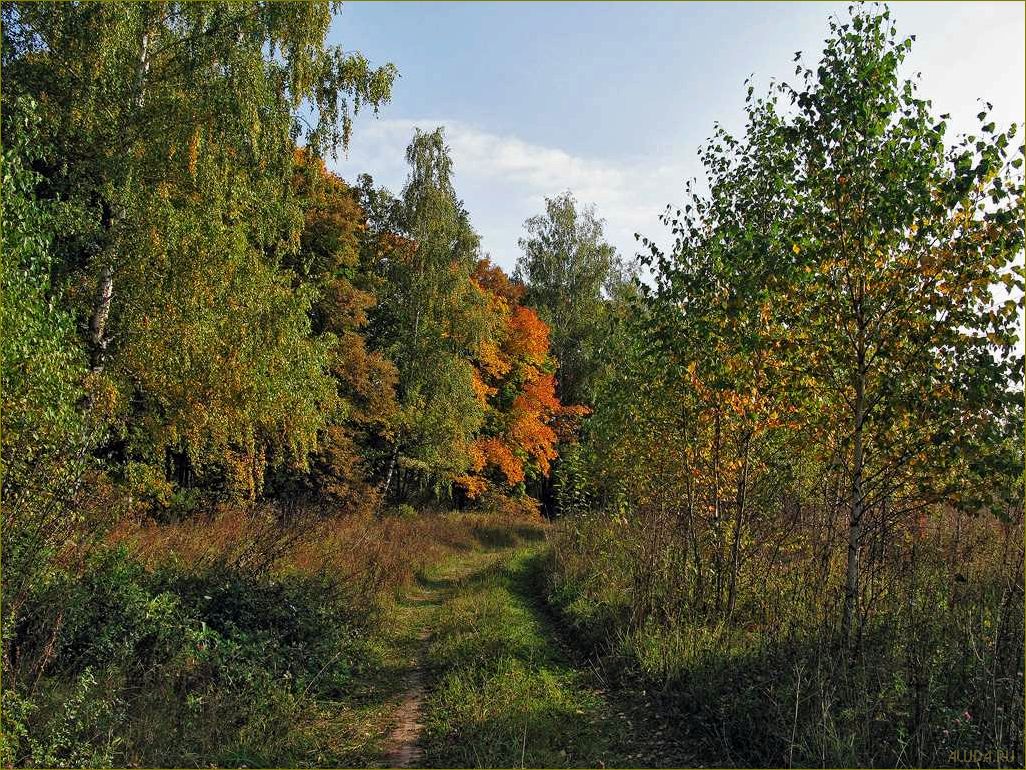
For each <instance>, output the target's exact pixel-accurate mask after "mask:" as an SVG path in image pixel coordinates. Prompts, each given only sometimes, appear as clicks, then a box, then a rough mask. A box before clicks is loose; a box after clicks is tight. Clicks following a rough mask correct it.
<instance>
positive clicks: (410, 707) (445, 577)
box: [383, 553, 501, 767]
mask: <svg viewBox="0 0 1026 770" xmlns="http://www.w3.org/2000/svg"><path fill="white" fill-rule="evenodd" d="M500 555H501V554H497V553H487V554H486V553H475V554H470V555H468V556H467V557H465V558H463V559H460V560H453V561H451V562H449V563H448V564H446V565H444V566H443V567H441V568H439V569H438V570H435V571H434V572H433V573H432V574H431V575H430V576H429V577H427V578H423V579H421V580H419V581H418V583H417V585H416V586H415V587H414V588H411V589H410V590H409V591H408V592H407V595H406V597H405V598H404V599H403V601H401V602H400V603H399V607H398V617H397V621H398V622H399V623H400V624H401V625H404V626H405V628H406V634H405V636H406V639H407V640H408V642H407V645H406V652H407V654H408V655H409V669H408V671H407V674H406V677H405V679H404V681H403V687H404V694H403V695H402V697H401V699H400V701H399V704H398V707H397V708H396V710H395V712H394V714H393V716H392V722H393V725H392V728H391V730H390V731H389V733H388V736H387V737H386V739H385V741H384V746H383V751H384V765H385V767H416V766H417V765H418V764H419V762H420V759H421V757H422V756H423V750H422V748H421V745H420V737H421V733H422V732H423V730H424V722H423V706H424V699H425V696H426V688H427V671H426V664H425V658H426V656H427V650H428V646H429V644H430V641H431V637H432V633H433V624H434V619H435V615H436V613H437V611H438V608H439V607H441V606H442V605H443V604H444V603H445V601H446V600H447V599H448V598H449V597H450V595H451V594H452V589H453V586H454V585H455V584H456V583H457V582H458V581H459V580H460V579H462V578H464V577H466V576H467V575H470V574H473V573H474V572H477V571H479V570H482V569H485V568H486V567H487V566H488V565H489V564H491V563H492V562H493V561H495V559H497V558H499V556H500Z"/></svg>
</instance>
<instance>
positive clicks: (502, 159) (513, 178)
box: [330, 2, 1026, 268]
mask: <svg viewBox="0 0 1026 770" xmlns="http://www.w3.org/2000/svg"><path fill="white" fill-rule="evenodd" d="M847 6H848V3H818V2H804V3H704V2H690V3H670V2H663V3H639V2H631V3H585V2H521V3H502V2H487V3H486V2H466V3H461V2H430V3H428V2H424V3H416V2H403V3H393V2H348V3H346V4H345V6H344V7H343V10H342V12H341V14H340V15H339V16H338V17H336V19H335V20H334V23H333V26H332V30H331V33H330V40H331V42H332V43H337V44H341V45H342V46H343V48H345V49H347V50H359V51H361V52H362V53H363V54H364V55H366V56H367V57H368V58H369V59H370V60H371V61H372V62H373V63H384V62H386V61H391V62H393V63H395V64H396V65H397V66H398V68H399V72H400V75H401V77H400V79H399V80H398V81H397V83H396V86H395V89H394V92H393V98H392V102H391V103H390V104H388V105H386V106H385V107H384V108H383V109H382V110H381V112H380V113H379V115H378V116H377V117H374V116H372V115H371V114H369V113H368V114H361V115H360V116H359V118H358V119H357V121H356V127H355V130H354V137H353V141H352V144H351V146H350V150H349V153H348V156H347V157H344V158H340V159H339V161H338V162H337V163H336V164H334V165H335V170H336V171H338V172H339V173H341V174H342V176H344V177H346V178H348V179H353V178H355V176H356V174H358V173H362V172H367V173H370V174H371V175H373V176H374V178H375V180H376V181H378V182H379V183H381V184H385V185H387V186H388V187H390V188H392V189H393V190H395V191H398V190H399V189H400V188H401V186H402V183H403V180H404V178H405V173H406V170H405V165H404V158H403V150H404V148H405V146H406V144H407V143H408V142H409V139H410V136H411V135H412V133H413V128H414V127H415V126H420V127H422V128H434V127H435V126H437V125H445V126H446V134H447V137H448V140H449V144H450V146H451V148H452V154H453V158H454V162H455V167H456V188H457V191H458V193H459V194H460V196H461V197H462V198H463V199H464V201H465V203H466V205H467V208H468V209H469V211H470V214H471V218H472V221H473V223H474V226H475V227H476V229H477V230H478V232H479V233H480V234H481V236H482V242H483V247H484V249H485V250H486V251H488V252H489V253H490V254H491V255H492V258H493V259H494V260H495V261H497V262H498V263H499V264H501V265H503V267H506V268H511V267H512V265H513V264H514V263H515V261H516V258H517V256H518V254H519V249H518V247H517V238H518V237H519V236H520V235H521V234H522V232H523V222H524V220H525V219H526V218H527V217H529V216H531V215H533V214H535V213H538V212H539V211H541V209H542V206H543V199H544V197H545V196H546V195H554V194H556V193H558V192H560V191H562V190H565V189H571V190H573V191H574V193H575V194H576V195H577V197H578V199H579V200H582V201H584V202H588V203H594V204H595V205H596V207H597V210H598V214H599V215H600V216H601V217H603V218H604V219H605V220H606V232H607V237H608V239H609V240H610V242H611V243H613V244H614V245H615V246H617V248H619V249H620V250H621V252H622V253H623V254H624V255H625V256H631V255H633V253H634V250H635V244H634V238H633V233H635V232H638V231H640V232H642V233H643V234H645V235H648V236H655V237H656V238H657V239H663V236H664V233H663V230H662V228H661V226H660V225H659V223H658V219H657V217H658V215H659V213H660V212H661V211H662V210H663V208H664V207H665V205H666V204H667V203H671V202H673V203H676V202H678V201H679V200H680V199H681V190H682V188H683V182H684V180H685V179H686V178H689V177H693V176H696V175H698V174H700V168H699V166H698V164H697V163H696V151H697V149H698V146H699V144H700V143H701V142H702V141H703V140H704V139H705V138H706V137H707V136H708V135H709V134H710V132H711V131H712V128H713V123H714V122H715V121H717V120H718V121H720V122H721V123H723V124H724V125H726V126H727V127H728V128H735V129H737V128H740V127H741V125H743V105H744V86H743V83H744V80H745V78H746V77H748V76H749V75H752V74H754V75H755V78H756V84H757V87H758V90H764V89H765V86H766V85H768V83H769V81H770V78H771V77H777V78H779V79H784V80H787V79H791V78H792V76H793V73H794V66H795V65H794V63H793V61H792V60H793V58H794V53H795V52H796V51H799V50H800V51H803V52H804V53H805V57H806V58H805V61H806V62H807V63H811V62H813V61H815V60H816V59H817V58H818V54H819V52H820V50H821V48H822V42H823V39H824V38H825V36H826V34H827V17H828V16H829V15H830V14H831V13H838V14H845V13H846V9H847ZM890 7H891V11H892V14H893V15H894V17H895V18H896V20H897V22H898V31H899V33H902V34H915V35H916V43H915V45H914V47H913V50H912V54H911V55H910V57H909V59H908V60H907V63H906V64H907V66H906V70H907V73H908V74H912V73H914V72H917V71H921V72H922V74H923V79H922V89H921V93H922V94H923V95H925V96H926V97H928V98H931V99H932V100H933V102H934V107H935V111H936V113H937V114H940V113H942V112H950V113H952V116H953V121H952V125H953V129H954V130H956V131H957V130H968V129H971V128H972V127H973V121H974V116H975V114H976V113H977V112H978V111H979V109H978V102H977V99H978V98H981V97H982V98H984V99H986V100H989V101H991V102H992V103H993V104H994V112H993V113H992V116H993V117H994V118H995V119H996V120H997V121H998V122H999V124H1007V123H1011V122H1013V121H1014V122H1016V123H1019V124H1020V125H1021V124H1022V123H1023V120H1024V113H1026V108H1024V93H1026V79H1024V66H1026V65H1024V62H1026V46H1024V26H1026V19H1024V8H1026V6H1024V4H1023V3H1017V2H1007V3H985V2H941V3H926V2H921V3H920V2H917V3H903V2H899V3H892V4H891V5H890Z"/></svg>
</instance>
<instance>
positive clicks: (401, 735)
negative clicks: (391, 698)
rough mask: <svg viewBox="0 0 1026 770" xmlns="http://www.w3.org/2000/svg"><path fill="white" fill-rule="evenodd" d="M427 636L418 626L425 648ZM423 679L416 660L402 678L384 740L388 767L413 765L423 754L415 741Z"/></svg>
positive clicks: (420, 724)
mask: <svg viewBox="0 0 1026 770" xmlns="http://www.w3.org/2000/svg"><path fill="white" fill-rule="evenodd" d="M430 638H431V631H430V630H429V629H427V628H424V629H422V630H421V632H420V634H419V639H420V641H421V643H422V647H424V648H426V647H427V642H428V640H429V639H430ZM424 681H425V675H424V666H423V664H422V662H421V660H419V659H418V660H416V661H414V662H413V668H412V669H411V671H410V673H409V674H408V675H407V677H406V682H405V685H406V695H405V696H404V697H403V700H402V703H401V704H400V705H399V708H398V710H397V711H396V712H395V727H393V728H392V732H390V733H389V735H388V739H387V741H386V742H385V749H386V754H385V762H386V764H387V765H388V767H415V766H416V765H417V763H418V761H419V760H420V757H421V754H422V753H423V752H422V751H421V748H420V743H419V741H420V734H421V732H422V731H423V730H424V723H423V722H422V721H421V707H422V705H423V702H424Z"/></svg>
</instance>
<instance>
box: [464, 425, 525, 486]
mask: <svg viewBox="0 0 1026 770" xmlns="http://www.w3.org/2000/svg"><path fill="white" fill-rule="evenodd" d="M476 445H477V447H478V448H479V449H480V451H481V452H482V453H483V455H484V457H485V460H486V463H487V464H488V465H494V466H496V467H497V468H498V469H499V470H500V471H502V474H503V475H504V476H505V477H506V483H508V484H511V485H512V484H519V483H520V482H521V481H523V480H524V464H523V463H522V462H521V461H520V459H518V458H517V457H516V456H515V455H514V454H513V449H512V448H510V447H509V446H507V445H506V443H505V442H503V440H502V439H500V438H498V437H496V436H488V437H485V438H479V439H478V440H477V442H476Z"/></svg>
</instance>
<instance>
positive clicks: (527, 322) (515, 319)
mask: <svg viewBox="0 0 1026 770" xmlns="http://www.w3.org/2000/svg"><path fill="white" fill-rule="evenodd" d="M509 336H510V339H509V342H508V347H509V351H510V354H511V355H512V356H514V357H517V358H523V359H526V360H527V361H530V362H531V363H533V364H537V365H542V364H543V363H544V362H545V361H546V360H547V359H548V356H549V327H548V326H546V325H545V322H544V321H542V320H541V319H540V318H539V317H538V314H537V313H535V312H534V311H533V310H532V309H531V308H529V307H518V308H516V309H515V310H514V311H513V315H512V316H511V317H510V319H509Z"/></svg>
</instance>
